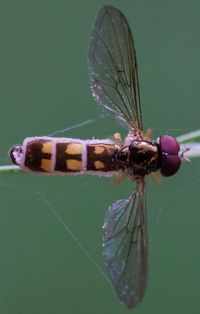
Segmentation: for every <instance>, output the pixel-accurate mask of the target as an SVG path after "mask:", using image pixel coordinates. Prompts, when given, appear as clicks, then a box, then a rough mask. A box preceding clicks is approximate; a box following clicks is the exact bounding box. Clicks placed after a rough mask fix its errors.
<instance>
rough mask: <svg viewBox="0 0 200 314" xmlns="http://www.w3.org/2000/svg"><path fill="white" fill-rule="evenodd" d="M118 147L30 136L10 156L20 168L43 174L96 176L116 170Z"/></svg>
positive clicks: (100, 143) (96, 142) (97, 142)
mask: <svg viewBox="0 0 200 314" xmlns="http://www.w3.org/2000/svg"><path fill="white" fill-rule="evenodd" d="M119 149H120V148H119V147H118V146H116V145H115V143H113V142H112V141H111V140H107V139H106V140H85V141H82V140H75V139H70V138H53V137H30V138H26V139H25V140H24V142H23V145H16V146H14V147H13V148H12V149H11V151H10V155H11V158H12V160H13V162H14V163H16V164H17V165H19V166H20V167H21V168H25V169H28V170H30V171H34V172H43V173H66V174H67V173H69V174H70V173H80V172H81V173H96V174H99V175H106V176H107V175H112V172H113V171H117V170H118V169H117V164H116V162H115V155H116V153H117V152H118V151H119Z"/></svg>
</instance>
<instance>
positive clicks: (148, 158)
mask: <svg viewBox="0 0 200 314" xmlns="http://www.w3.org/2000/svg"><path fill="white" fill-rule="evenodd" d="M116 161H117V163H118V165H119V168H124V169H125V168H128V170H129V171H130V172H131V173H132V174H134V175H139V176H144V175H146V174H149V173H150V172H153V171H157V170H158V169H159V167H160V166H159V158H158V144H157V143H155V142H148V141H133V142H132V143H131V144H130V145H128V146H125V147H123V148H122V149H121V150H120V151H119V152H118V153H117V155H116Z"/></svg>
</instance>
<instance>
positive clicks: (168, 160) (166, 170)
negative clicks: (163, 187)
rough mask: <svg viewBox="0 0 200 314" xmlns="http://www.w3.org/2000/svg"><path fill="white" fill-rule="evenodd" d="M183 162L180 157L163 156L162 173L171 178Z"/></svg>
mask: <svg viewBox="0 0 200 314" xmlns="http://www.w3.org/2000/svg"><path fill="white" fill-rule="evenodd" d="M180 165H181V160H180V158H179V156H178V155H162V156H161V168H160V171H161V173H162V175H163V176H165V177H169V176H172V175H173V174H175V173H176V172H177V171H178V169H179V168H180Z"/></svg>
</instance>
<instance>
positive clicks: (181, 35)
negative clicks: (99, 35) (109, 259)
mask: <svg viewBox="0 0 200 314" xmlns="http://www.w3.org/2000/svg"><path fill="white" fill-rule="evenodd" d="M104 4H108V3H106V2H104V1H100V0H99V1H97V0H96V1H91V0H90V1H89V0H85V1H82V2H81V1H70V0H65V1H62V0H57V1H51V0H50V1H47V0H46V1H45V0H40V1H22V0H18V1H14V0H10V1H5V0H2V1H1V2H0V106H1V107H0V108H1V114H0V127H1V132H0V147H1V149H0V152H1V154H0V163H1V164H2V165H3V164H9V163H10V160H9V158H8V156H7V151H8V149H9V147H10V146H12V145H13V144H16V143H21V142H22V141H23V139H24V138H25V137H27V136H33V135H48V134H50V133H51V132H54V131H56V130H61V129H63V128H68V127H71V126H74V125H76V124H78V123H81V122H84V121H86V120H88V119H91V118H94V119H97V120H96V122H95V123H93V124H90V125H87V126H84V127H79V128H76V129H72V130H71V131H68V132H65V133H64V134H62V136H66V137H75V138H76V137H78V138H91V137H93V136H94V137H96V138H105V137H110V136H111V135H112V134H113V132H115V131H121V132H122V134H123V135H125V134H126V133H125V130H123V129H121V127H120V126H119V125H116V123H115V121H114V120H112V119H111V118H105V119H104V120H103V119H101V118H100V115H101V112H100V110H99V108H98V107H97V106H96V104H95V102H94V100H93V99H92V96H91V92H90V87H89V82H88V71H87V61H86V60H87V48H88V39H89V36H90V33H91V26H92V23H93V20H94V17H95V15H96V14H97V13H98V10H99V9H100V8H101V7H102V6H103V5H104ZM109 4H112V5H115V6H117V7H118V8H120V9H121V10H122V11H123V13H124V14H125V15H126V17H127V18H128V20H129V23H130V26H131V28H132V31H133V34H134V38H135V42H136V49H137V56H138V66H139V78H140V91H141V99H142V109H143V118H144V125H145V127H151V128H152V129H153V132H154V135H155V137H157V136H159V135H160V134H162V133H165V132H168V133H171V134H172V135H174V136H176V135H180V134H183V133H186V132H189V131H192V130H196V129H198V128H199V127H200V124H199V117H200V109H199V99H200V88H199V82H200V64H199V60H200V58H199V56H200V36H199V34H200V2H199V1H194V0H193V1H186V0H185V1H184V0H182V1H180V0H179V1H163V0H159V1H158V0H152V1H145V0H142V1H141V0H134V1H133V0H131V1H110V2H109ZM102 125H103V127H102ZM199 165H200V163H199V160H194V161H193V162H192V163H191V164H183V166H182V168H181V171H180V172H179V173H178V174H177V175H176V176H174V177H172V178H168V179H162V184H161V185H159V186H157V185H156V184H155V183H154V182H152V181H151V180H148V181H149V184H148V191H147V200H148V223H149V246H150V249H149V253H150V257H149V278H148V286H147V289H146V294H145V297H144V299H143V301H142V302H141V304H139V305H138V307H137V308H136V309H134V313H140V314H144V313H154V314H160V313H162V314H169V313H170V314H174V313H176V314H179V313H180V314H184V313H190V314H193V313H198V312H199V308H200V298H199V291H200V267H199V265H200V228H199V224H200V205H199V203H200V202H199V200H200V195H199V186H200V167H199ZM132 189H133V186H132V183H130V182H124V183H123V184H122V185H121V186H120V187H118V188H114V187H113V185H112V180H109V179H105V178H98V177H86V176H85V177H80V176H72V177H70V176H64V177H62V176H60V177H59V176H57V177H56V176H37V175H31V174H23V175H4V176H3V175H2V176H1V177H0V199H1V210H0V314H25V313H26V314H32V313H34V314H35V313H37V314H46V313H48V314H51V313H54V314H55V313H56V314H64V313H69V314H73V313H76V314H79V313H81V314H83V313H87V314H88V313H96V314H97V313H98V314H100V313H102V314H104V313H109V314H112V313H115V314H120V313H128V310H126V309H125V308H124V306H123V305H121V304H120V302H119V300H118V299H117V297H116V295H115V293H114V291H113V290H112V289H111V287H110V285H109V283H108V281H107V280H106V278H105V277H104V276H103V275H102V273H101V272H100V271H99V270H98V269H97V267H95V266H94V263H92V262H91V260H90V259H89V258H88V256H87V254H86V253H85V252H84V250H86V251H87V252H88V253H89V255H90V256H91V257H92V258H93V259H94V260H95V262H96V263H97V265H98V267H100V268H101V269H102V270H103V271H105V268H104V264H103V259H102V247H101V239H102V229H101V226H102V224H103V220H104V215H105V211H106V208H107V207H108V206H109V205H110V204H111V203H112V202H113V201H115V200H116V199H120V198H125V197H127V196H128V195H129V194H130V193H131V191H132ZM53 212H54V213H53ZM56 214H57V215H59V217H60V219H62V222H61V220H59V219H58V218H57V217H56ZM64 224H65V227H64ZM66 228H69V229H70V230H71V231H72V232H73V234H74V235H75V236H76V238H77V239H78V241H80V243H81V247H82V248H83V249H81V248H80V247H79V246H78V245H77V243H76V241H75V240H74V239H73V237H72V236H71V235H70V232H68V231H67V229H66Z"/></svg>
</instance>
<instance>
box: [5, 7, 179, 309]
mask: <svg viewBox="0 0 200 314" xmlns="http://www.w3.org/2000/svg"><path fill="white" fill-rule="evenodd" d="M88 62H89V75H90V82H91V89H92V95H93V97H94V98H95V100H96V102H97V103H98V104H99V105H100V107H101V109H102V110H103V111H106V112H108V113H110V114H112V115H114V117H115V118H116V119H117V120H118V121H119V122H120V123H123V124H124V125H125V126H126V127H127V128H128V135H127V136H126V138H125V139H124V140H122V139H121V136H120V135H119V134H118V133H116V134H115V135H114V138H113V139H105V140H104V139H102V140H80V139H71V138H53V137H45V136H41V137H29V138H26V139H25V140H24V142H23V144H22V145H15V146H13V147H12V148H11V150H10V157H11V159H12V161H13V163H14V164H17V165H18V166H19V167H21V168H23V169H24V170H28V171H33V172H38V173H47V174H79V173H82V174H97V175H99V176H107V177H110V176H113V175H116V174H117V175H118V177H124V176H126V177H128V178H129V179H131V180H132V181H134V183H135V189H134V191H133V193H132V195H131V196H130V197H129V198H128V199H124V200H118V201H116V202H115V203H113V204H112V205H111V206H110V207H109V208H108V211H107V214H106V217H105V222H104V226H103V230H104V233H103V255H104V260H105V264H106V266H107V272H108V276H109V278H110V280H111V282H112V284H113V286H114V288H115V290H116V292H117V295H118V297H119V298H120V300H121V301H122V302H123V303H124V304H125V305H126V306H127V307H128V308H132V307H134V306H135V305H136V304H137V303H138V302H139V301H140V300H141V298H142V296H143V294H144V291H145V286H146V281H147V256H148V241H147V218H146V203H145V177H146V175H148V174H150V173H152V172H156V171H157V170H160V172H161V174H162V175H163V176H171V175H173V174H175V173H176V172H177V171H178V169H179V168H180V165H181V161H182V160H183V159H184V156H183V154H184V152H182V151H181V150H180V146H179V143H178V142H177V140H176V139H175V138H174V137H172V136H170V135H166V134H165V135H162V136H160V138H158V139H157V140H151V139H150V138H149V137H148V136H147V135H145V134H144V133H143V126H142V114H141V105H140V94H139V84H138V72H137V62H136V52H135V47H134V42H133V38H132V34H131V30H130V27H129V25H128V22H127V20H126V18H125V16H124V15H123V14H122V13H121V12H120V11H119V10H118V9H116V8H114V7H112V6H105V7H103V8H102V9H101V10H100V12H99V14H98V16H97V18H96V20H95V23H94V27H93V30H92V35H91V38H90V42H89V53H88Z"/></svg>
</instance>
